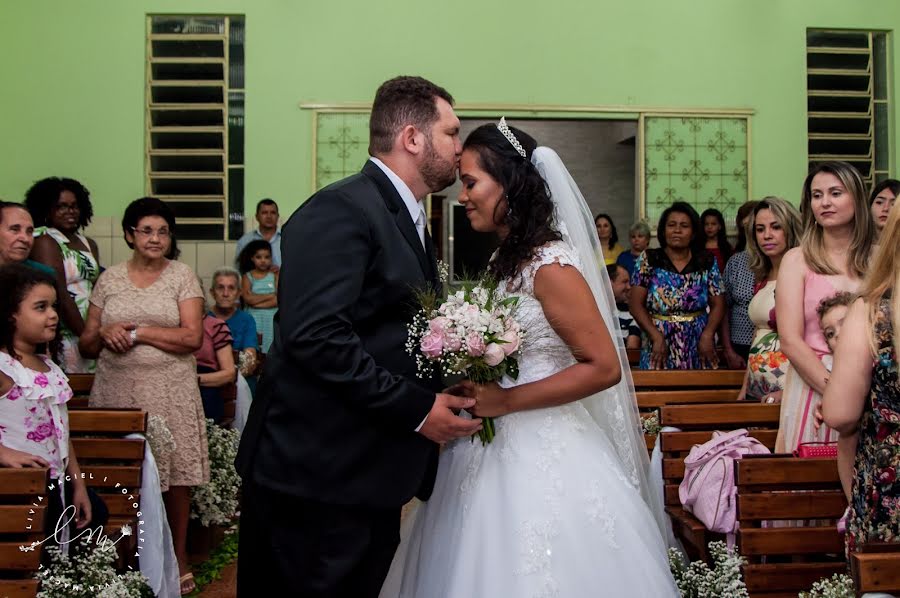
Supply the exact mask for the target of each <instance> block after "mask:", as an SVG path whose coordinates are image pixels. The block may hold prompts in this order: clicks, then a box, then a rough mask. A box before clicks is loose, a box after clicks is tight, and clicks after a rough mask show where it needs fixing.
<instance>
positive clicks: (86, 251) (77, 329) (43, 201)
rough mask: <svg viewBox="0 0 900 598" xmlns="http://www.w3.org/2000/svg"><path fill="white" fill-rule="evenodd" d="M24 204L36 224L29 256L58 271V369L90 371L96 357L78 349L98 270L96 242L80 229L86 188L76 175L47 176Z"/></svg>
mask: <svg viewBox="0 0 900 598" xmlns="http://www.w3.org/2000/svg"><path fill="white" fill-rule="evenodd" d="M25 207H26V208H28V211H29V212H30V213H31V217H32V219H33V220H34V225H35V227H37V228H35V229H34V236H35V237H36V238H35V240H34V247H33V249H32V250H31V259H32V260H34V261H36V262H38V263H41V264H45V265H47V266H49V267H51V268H53V270H54V271H55V272H56V294H57V297H59V315H60V320H61V325H60V330H61V332H62V354H61V359H62V364H61V365H62V369H63V371H64V372H66V373H68V374H76V373H89V372H93V371H94V369H95V367H96V363H95V362H94V361H93V360H89V359H84V358H82V356H81V354H80V353H79V352H78V337H79V336H81V333H82V332H83V331H84V319H85V317H87V310H88V304H89V300H90V296H91V290H92V289H93V288H94V283H95V282H96V280H97V277H98V276H99V275H100V263H99V259H100V257H99V253H98V252H97V244H96V243H95V242H94V240H93V239H88V238H87V237H85V236H84V235H83V234H82V232H83V230H84V228H85V227H86V226H87V225H88V224H89V223H90V221H91V217H92V216H93V215H94V210H93V208H92V207H91V196H90V192H88V190H87V189H86V188H85V187H84V185H82V184H81V183H79V182H78V181H76V180H75V179H67V178H60V177H48V178H46V179H41V180H40V181H38V182H36V183H35V184H34V185H32V186H31V188H30V189H29V190H28V192H27V193H26V194H25Z"/></svg>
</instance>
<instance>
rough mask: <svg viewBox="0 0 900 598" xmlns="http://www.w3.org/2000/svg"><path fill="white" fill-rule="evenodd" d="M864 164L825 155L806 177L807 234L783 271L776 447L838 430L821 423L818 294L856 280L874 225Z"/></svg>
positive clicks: (851, 286)
mask: <svg viewBox="0 0 900 598" xmlns="http://www.w3.org/2000/svg"><path fill="white" fill-rule="evenodd" d="M867 199H868V198H867V196H866V192H865V187H864V185H863V180H862V177H861V176H860V174H859V172H858V171H857V170H856V169H855V168H854V167H853V166H851V165H850V164H847V163H846V162H823V163H821V164H819V165H817V166H816V167H815V168H814V169H813V170H812V171H811V172H810V173H809V175H808V176H807V177H806V180H805V181H804V183H803V197H802V199H801V210H800V211H801V213H802V214H803V238H802V239H801V241H800V246H799V247H797V248H795V249H791V250H790V251H788V252H787V253H786V254H785V256H784V259H783V260H782V262H781V268H780V269H779V272H778V293H777V295H776V299H775V306H776V311H777V313H778V333H779V336H780V341H781V350H782V351H783V352H784V354H785V355H786V356H787V358H788V359H789V360H790V362H791V368H790V370H789V371H788V373H787V375H786V376H785V381H784V393H783V396H782V403H781V420H780V423H779V428H778V438H777V440H776V443H775V451H776V452H779V453H784V452H788V453H789V452H793V451H794V450H796V449H797V447H798V446H799V445H800V444H801V443H805V442H812V441H834V440H837V434H836V433H835V432H834V431H833V430H831V429H829V428H827V427H826V426H821V427H819V426H818V425H817V424H816V417H815V411H816V409H817V407H818V405H819V402H820V400H821V397H822V394H823V393H824V392H825V385H826V383H827V382H828V370H827V369H826V367H825V365H824V364H823V361H822V360H823V357H824V356H825V355H827V354H829V352H830V351H829V349H828V345H827V343H826V339H825V336H824V335H823V333H822V330H821V328H820V326H819V321H818V313H817V309H818V306H819V304H820V302H821V301H822V300H823V299H825V298H828V297H830V296H832V295H834V294H836V293H838V292H840V291H850V292H853V291H855V290H856V288H857V287H858V286H859V283H860V278H861V277H862V274H863V272H864V271H865V269H866V263H867V262H868V259H869V252H870V249H871V247H872V239H873V237H874V229H873V225H872V216H871V214H870V212H869V205H868V201H867Z"/></svg>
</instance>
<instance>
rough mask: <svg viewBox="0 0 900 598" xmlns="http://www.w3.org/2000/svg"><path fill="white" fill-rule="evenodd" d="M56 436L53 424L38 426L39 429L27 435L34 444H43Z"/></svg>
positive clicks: (46, 423) (45, 423)
mask: <svg viewBox="0 0 900 598" xmlns="http://www.w3.org/2000/svg"><path fill="white" fill-rule="evenodd" d="M55 435H56V427H55V426H54V425H53V423H52V422H44V423H42V424H40V425H38V427H37V428H35V429H34V430H32V431H31V432H29V433H28V434H27V435H26V438H28V440H31V441H32V442H43V441H44V440H46V439H47V438H50V437H51V436H55Z"/></svg>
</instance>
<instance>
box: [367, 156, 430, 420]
mask: <svg viewBox="0 0 900 598" xmlns="http://www.w3.org/2000/svg"><path fill="white" fill-rule="evenodd" d="M369 160H371V161H372V163H373V164H375V166H377V167H378V168H380V169H381V171H382V172H383V173H384V174H385V176H387V178H388V179H389V180H390V181H391V184H392V185H394V188H395V189H396V190H397V193H399V194H400V198H401V199H402V200H403V205H405V206H406V209H407V210H409V217H410V218H412V221H413V224H415V225H416V231H417V232H418V233H419V240H420V241H422V248H423V249H424V248H425V221H424V217H425V204H424V202H422V200H419V199H416V196H415V195H413V192H412V191H410V190H409V187H408V186H407V184H406V183H404V182H403V179H401V178H400V177H398V176H397V174H396V173H395V172H394V171H393V170H391V169H390V168H388V167H387V164H385V163H384V162H382V161H381V160H379V159H378V158H374V157H371V156H370V157H369ZM427 419H428V416H427V415H426V416H425V419H423V420H422V423H420V424H419V425H418V426H416V432H418V431H419V430H421V429H422V426H424V425H425V421H426V420H427Z"/></svg>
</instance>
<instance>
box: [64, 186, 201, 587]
mask: <svg viewBox="0 0 900 598" xmlns="http://www.w3.org/2000/svg"><path fill="white" fill-rule="evenodd" d="M122 230H123V232H124V235H125V242H126V243H127V244H128V246H129V247H130V248H132V249H133V250H134V253H133V255H132V256H131V258H130V259H129V260H127V261H126V262H123V263H121V264H116V265H115V266H112V267H111V268H109V269H108V270H106V271H105V272H104V273H103V274H102V275H101V276H100V278H99V280H98V281H97V286H96V287H95V288H94V292H93V294H92V295H91V307H90V310H89V311H88V319H87V325H86V326H85V330H84V334H82V336H81V343H80V346H81V351H82V352H83V353H84V354H85V355H88V356H90V357H97V356H99V360H98V365H97V375H96V377H95V379H94V387H93V388H92V390H91V399H90V404H91V406H92V407H106V408H122V407H134V408H139V409H144V410H146V411H147V412H148V413H149V414H150V415H158V416H160V417H161V418H162V419H163V421H164V422H165V425H166V426H167V427H168V428H169V431H170V432H171V433H172V436H173V438H174V439H175V445H176V446H177V447H178V449H177V450H176V451H172V452H170V453H169V454H165V455H154V458H155V459H156V463H157V465H158V466H159V477H160V483H161V485H162V490H163V499H164V501H165V507H166V515H167V517H168V520H169V526H170V527H171V529H172V541H173V544H174V547H175V556H176V557H177V558H178V568H179V570H180V573H181V591H182V594H185V593H189V592H191V591H192V590H193V589H194V587H195V585H196V584H194V580H193V575H192V574H191V573H190V570H189V566H188V561H187V546H186V541H187V524H188V516H189V514H190V489H191V486H198V485H200V484H205V483H207V482H208V481H209V453H208V449H207V444H206V422H205V421H204V417H203V404H202V402H201V400H200V389H199V388H198V385H197V372H196V369H195V368H196V366H195V361H194V356H193V353H194V351H196V350H197V349H199V348H200V346H201V345H202V343H203V323H202V319H203V303H204V302H203V291H202V290H201V288H200V284H199V283H198V282H197V277H196V276H195V275H194V273H193V271H191V269H190V267H188V266H187V265H185V264H183V263H181V262H177V261H171V260H169V259H167V258H166V255H167V254H168V253H169V250H170V248H171V244H172V239H173V238H174V235H175V214H174V213H173V212H172V209H171V208H170V207H169V206H168V205H166V204H165V203H164V202H162V201H160V200H159V199H156V198H154V197H142V198H140V199H137V200H135V201H133V202H131V203H130V204H129V205H128V207H127V208H126V209H125V214H124V216H123V217H122Z"/></svg>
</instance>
